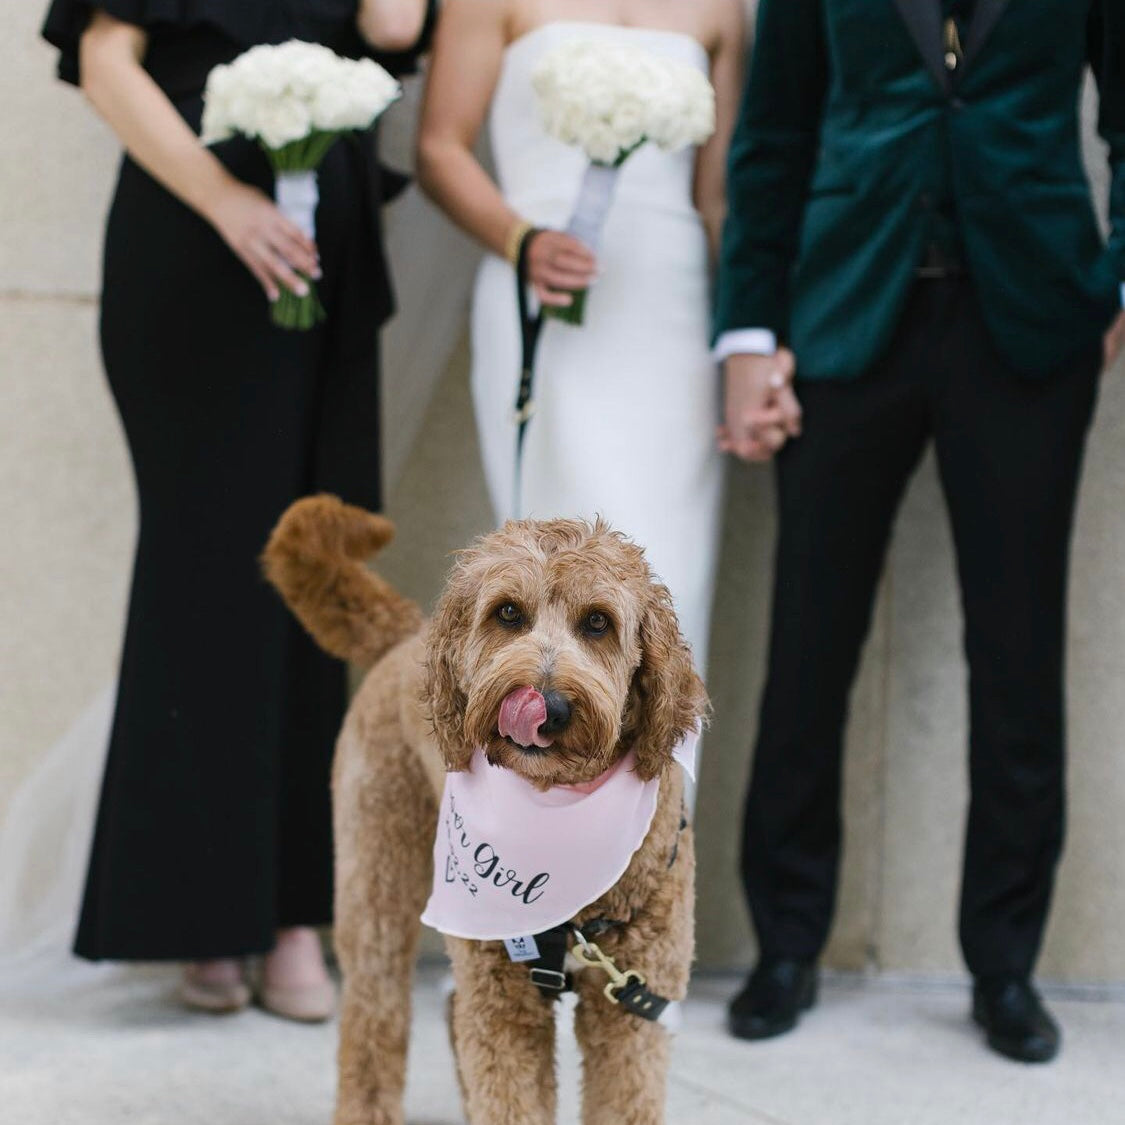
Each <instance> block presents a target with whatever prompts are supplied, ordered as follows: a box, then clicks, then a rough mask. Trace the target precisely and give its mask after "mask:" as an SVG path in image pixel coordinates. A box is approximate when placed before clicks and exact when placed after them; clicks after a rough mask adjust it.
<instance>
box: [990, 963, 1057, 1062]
mask: <svg viewBox="0 0 1125 1125" xmlns="http://www.w3.org/2000/svg"><path fill="white" fill-rule="evenodd" d="M973 1019H974V1020H975V1021H976V1022H977V1023H978V1024H979V1025H980V1026H981V1027H982V1028H984V1031H985V1034H986V1035H987V1036H988V1045H989V1046H990V1047H991V1048H992V1049H993V1050H994V1051H998V1052H999V1053H1000V1054H1002V1055H1006V1056H1007V1057H1008V1058H1010V1059H1015V1060H1016V1061H1017V1062H1029V1063H1032V1062H1049V1061H1050V1060H1051V1059H1053V1058H1054V1057H1055V1055H1057V1054H1058V1053H1059V1042H1060V1040H1061V1038H1062V1037H1061V1034H1060V1032H1059V1026H1058V1024H1057V1023H1055V1021H1054V1020H1053V1019H1052V1018H1051V1014H1050V1013H1049V1012H1048V1011H1047V1009H1046V1008H1045V1007H1044V1006H1043V1001H1042V1000H1040V999H1039V994H1038V993H1037V992H1036V991H1035V989H1034V988H1032V987H1031V984H1030V983H1029V982H1028V981H1026V980H1022V979H1020V978H1018V977H997V978H989V979H979V980H977V981H976V982H975V983H974V985H973Z"/></svg>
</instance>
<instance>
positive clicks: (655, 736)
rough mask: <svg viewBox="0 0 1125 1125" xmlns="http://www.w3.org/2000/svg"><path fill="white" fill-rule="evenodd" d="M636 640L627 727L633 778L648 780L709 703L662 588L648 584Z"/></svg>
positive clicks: (653, 775)
mask: <svg viewBox="0 0 1125 1125" xmlns="http://www.w3.org/2000/svg"><path fill="white" fill-rule="evenodd" d="M640 644H641V663H640V666H639V667H638V668H637V670H636V672H634V673H633V686H632V691H631V697H630V701H629V710H630V714H629V716H628V717H627V725H628V727H629V728H630V729H631V730H632V732H633V740H632V744H633V750H634V752H635V754H636V760H637V765H636V773H637V776H638V777H640V779H641V780H642V781H648V780H649V779H651V778H653V777H656V776H657V775H658V774H659V773H660V772H661V771H662V770H663V769H664V767H665V766H666V765H667V764H668V763H669V762H671V760H672V751H673V750H674V749H675V748H676V745H677V743H679V741H680V740H681V739H682V738H683V737H684V735H685V734H687V732H688V731H689V730H691V729H692V727H693V726H695V724H696V723H697V722H699V721H700V720H701V719H702V718H703V716H704V715H705V714H706V713H707V707H708V702H707V691H706V689H705V688H704V686H703V681H702V680H701V679H700V678H699V676H698V675H696V672H695V666H694V665H693V664H692V659H691V650H690V649H689V648H688V646H687V643H686V642H685V641H684V639H683V637H682V636H681V635H680V627H679V623H678V621H677V620H676V614H675V611H674V610H673V608H672V596H671V594H669V593H668V589H667V587H665V586H660V585H655V584H654V585H653V586H652V587H650V597H649V603H648V606H647V607H646V609H645V613H644V616H643V617H642V619H641V626H640Z"/></svg>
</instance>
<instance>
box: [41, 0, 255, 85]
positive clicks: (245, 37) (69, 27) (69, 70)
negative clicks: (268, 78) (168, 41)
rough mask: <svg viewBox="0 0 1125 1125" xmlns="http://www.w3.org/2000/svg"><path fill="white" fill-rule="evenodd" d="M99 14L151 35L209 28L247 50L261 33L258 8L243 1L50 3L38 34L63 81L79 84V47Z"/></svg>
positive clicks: (79, 0) (78, 0)
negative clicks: (53, 53)
mask: <svg viewBox="0 0 1125 1125" xmlns="http://www.w3.org/2000/svg"><path fill="white" fill-rule="evenodd" d="M98 10H101V11H104V12H107V13H108V14H109V15H111V16H113V17H114V18H116V19H119V20H121V21H122V22H123V23H131V24H134V25H135V26H137V27H143V28H144V29H145V30H146V31H150V32H151V31H160V30H166V29H169V28H185V29H186V28H194V27H200V26H202V25H211V26H213V27H216V28H220V29H222V30H223V31H224V32H225V33H226V34H227V35H229V37H230V38H231V39H232V40H234V41H235V42H237V43H242V44H244V45H246V46H250V45H252V44H254V43H257V42H260V41H261V39H262V36H263V31H264V30H265V28H264V20H263V14H262V5H261V4H259V3H252V2H247V0H239V2H238V3H230V2H224V0H53V3H52V4H51V7H50V8H49V9H48V11H47V18H46V20H45V21H44V23H43V32H42V34H43V38H44V39H46V40H47V42H48V43H50V44H52V45H53V46H55V47H57V48H58V49H59V66H58V73H59V77H60V78H61V79H62V80H63V81H64V82H73V83H74V84H75V85H77V84H78V82H79V78H80V76H79V73H78V44H79V41H80V40H81V38H82V33H83V32H84V31H85V30H86V27H87V25H88V24H89V22H90V17H91V16H92V15H93V14H94V12H95V11H98Z"/></svg>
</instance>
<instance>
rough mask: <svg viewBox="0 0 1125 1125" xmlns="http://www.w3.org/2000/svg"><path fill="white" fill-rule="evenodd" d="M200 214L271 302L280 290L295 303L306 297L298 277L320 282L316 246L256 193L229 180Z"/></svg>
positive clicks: (304, 289)
mask: <svg viewBox="0 0 1125 1125" xmlns="http://www.w3.org/2000/svg"><path fill="white" fill-rule="evenodd" d="M204 213H205V216H206V218H207V220H208V222H210V224H211V225H212V226H213V227H214V228H215V229H216V230H217V231H218V232H219V234H220V235H222V237H223V241H224V242H226V244H227V245H228V246H229V247H230V248H231V250H233V251H234V253H235V254H236V255H237V256H238V258H239V260H240V261H241V262H242V264H243V265H244V266H245V267H246V268H247V269H248V270H249V271H250V272H251V273H252V274H253V275H254V276H255V277H256V278H257V279H258V283H259V284H260V285H261V287H262V288H263V289H264V290H265V291H266V297H268V298H269V300H270V301H276V300H277V298H278V297H279V296H280V293H281V289H280V286H282V285H284V286H285V288H286V289H290V290H292V291H293V292H294V293H296V294H297V296H298V297H304V296H305V295H306V294H307V293H308V291H309V287H308V283H307V282H306V281H305V280H304V278H302V277H299V276H298V271H299V272H300V273H302V274H304V275H305V277H311V278H319V277H320V260H319V257H318V255H317V249H316V243H315V242H313V241H312V239H310V238H306V237H305V235H304V234H303V233H302V232H301V230H300V228H299V227H297V226H296V225H295V224H294V223H292V222H291V221H290V220H289V219H287V218H286V217H285V216H284V215H283V214H282V213H281V212H280V211H279V210H278V208H277V206H276V204H275V203H274V202H273V200H272V199H270V198H269V196H268V195H266V194H265V193H264V192H262V191H259V190H258V188H256V187H251V186H250V185H249V184H244V183H242V182H241V181H239V180H234V179H231V180H230V181H229V182H228V183H227V184H225V185H224V187H223V189H222V191H221V192H219V194H218V196H217V198H216V199H215V201H214V202H213V203H212V204H211V205H210V206H209V207H207V208H206V210H205V212H204Z"/></svg>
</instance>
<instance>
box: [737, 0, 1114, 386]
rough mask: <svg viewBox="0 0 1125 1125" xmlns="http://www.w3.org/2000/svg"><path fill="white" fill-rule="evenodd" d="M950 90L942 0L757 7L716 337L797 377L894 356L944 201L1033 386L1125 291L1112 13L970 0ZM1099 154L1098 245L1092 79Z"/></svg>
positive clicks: (1090, 337)
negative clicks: (1091, 171)
mask: <svg viewBox="0 0 1125 1125" xmlns="http://www.w3.org/2000/svg"><path fill="white" fill-rule="evenodd" d="M964 46H965V59H964V62H963V63H962V64H961V66H960V67H959V68H958V70H957V71H956V72H955V75H951V74H950V73H949V71H948V70H947V69H946V67H945V65H944V62H943V45H942V35H941V2H940V0H761V4H760V7H759V12H758V31H757V38H756V42H755V48H754V57H753V62H752V65H751V68H750V76H749V82H748V85H747V89H746V95H745V100H744V103H743V107H742V113H741V117H740V120H739V123H738V126H737V129H736V132H735V136H734V138H733V141H732V144H731V153H730V171H729V176H730V179H729V218H728V220H727V224H726V228H725V231H724V235H723V248H722V261H721V267H720V275H719V286H718V308H717V317H716V325H715V328H716V336H718V335H719V334H720V333H722V332H725V331H727V330H730V329H737V328H770V329H773V330H774V331H775V332H776V333H777V334H778V336H779V337H780V338H781V339H783V340H785V341H787V342H788V343H789V345H790V346H791V347H792V348H793V350H794V351H795V352H796V354H797V362H798V370H799V374H800V375H802V376H804V377H810V378H849V377H855V376H857V375H860V374H861V373H862V372H864V371H865V370H866V369H867V368H869V367H870V366H871V364H872V363H873V361H875V360H876V359H878V358H879V356H880V355H881V353H882V352H883V351H884V350H885V349H886V347H887V345H888V343H889V341H890V338H891V335H892V333H893V331H894V329H895V326H896V323H897V321H898V318H899V316H900V315H901V312H902V308H903V305H904V302H905V301H906V298H907V295H908V293H909V290H910V288H911V286H912V285H913V284H915V276H914V275H915V270H916V268H917V266H918V265H919V262H920V260H921V257H922V255H923V254H924V252H925V243H926V241H927V240H928V238H929V232H930V231H931V230H932V219H933V216H932V215H931V214H930V213H929V212H930V211H932V209H933V208H934V206H935V200H938V199H941V198H943V196H944V195H949V196H950V198H951V201H952V205H953V213H954V214H955V216H956V220H957V229H958V232H959V239H960V243H961V252H962V254H963V256H964V257H965V258H966V260H967V265H968V268H969V270H970V273H971V276H972V281H973V284H974V285H975V286H976V288H977V291H978V293H979V298H980V302H981V305H982V307H983V310H984V315H985V318H986V320H987V322H988V325H989V328H990V330H991V332H992V334H993V336H994V338H995V341H996V344H997V346H998V347H999V348H1000V350H1001V352H1002V354H1003V355H1004V356H1005V357H1006V358H1007V359H1008V360H1009V361H1010V362H1011V364H1012V365H1013V366H1014V367H1015V368H1016V369H1017V370H1019V371H1021V372H1023V373H1025V374H1027V375H1029V376H1037V375H1038V376H1041V375H1046V374H1048V373H1050V372H1051V371H1053V370H1055V369H1057V368H1058V367H1059V366H1060V364H1062V363H1063V362H1064V361H1065V360H1067V359H1068V358H1071V357H1072V356H1073V355H1074V354H1075V353H1076V352H1077V351H1078V350H1080V349H1081V348H1083V347H1089V346H1090V345H1091V344H1092V343H1093V342H1094V341H1095V340H1096V339H1097V338H1098V336H1099V335H1100V334H1102V333H1104V331H1105V329H1106V328H1107V326H1108V325H1109V323H1110V322H1111V321H1112V319H1113V317H1114V316H1115V315H1116V313H1117V312H1118V311H1119V310H1120V307H1121V288H1120V286H1121V282H1122V281H1123V280H1125V0H976V4H975V14H974V18H973V21H972V24H971V26H970V28H969V30H968V34H967V38H966V41H965V44H964ZM1087 62H1089V63H1091V64H1092V66H1093V70H1094V74H1095V76H1096V78H1097V79H1098V83H1099V87H1100V95H1101V97H1100V121H1099V124H1100V131H1101V133H1102V135H1103V136H1104V137H1105V139H1106V140H1107V141H1108V143H1109V146H1110V157H1109V158H1110V162H1111V166H1112V177H1113V178H1112V185H1113V186H1112V199H1111V207H1110V210H1111V219H1112V224H1113V229H1112V233H1111V235H1110V239H1109V244H1108V246H1107V245H1105V243H1104V242H1103V240H1102V237H1101V234H1100V232H1099V228H1098V225H1097V220H1096V218H1095V213H1094V207H1093V201H1092V199H1091V193H1090V187H1089V184H1088V182H1087V179H1086V175H1085V172H1084V169H1083V164H1082V158H1081V152H1080V130H1079V112H1078V110H1079V107H1078V102H1079V95H1080V90H1081V87H1082V82H1083V74H1084V68H1085V65H1086V63H1087Z"/></svg>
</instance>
